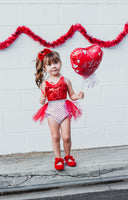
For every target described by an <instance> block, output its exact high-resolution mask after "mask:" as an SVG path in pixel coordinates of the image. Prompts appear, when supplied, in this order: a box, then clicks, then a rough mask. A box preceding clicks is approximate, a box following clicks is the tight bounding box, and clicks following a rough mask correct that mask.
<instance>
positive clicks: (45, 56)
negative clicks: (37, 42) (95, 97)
mask: <svg viewBox="0 0 128 200" xmlns="http://www.w3.org/2000/svg"><path fill="white" fill-rule="evenodd" d="M61 66H62V62H61V59H60V56H59V54H58V52H56V51H51V50H50V49H44V50H43V51H41V52H40V53H39V54H38V57H37V59H36V74H35V75H36V79H35V81H36V84H37V86H38V87H39V88H40V89H41V91H42V94H41V97H40V103H41V104H42V105H43V106H42V107H41V108H40V109H39V110H38V112H37V113H36V114H35V115H34V117H33V119H34V120H35V121H37V120H40V122H42V121H43V119H44V118H45V117H47V120H48V125H49V128H50V132H51V137H52V146H53V150H54V153H55V163H54V167H55V169H57V170H63V169H64V160H65V162H66V164H67V165H68V166H70V167H73V166H75V165H76V162H75V159H74V158H73V156H71V155H70V151H71V132H70V121H71V118H72V117H74V118H75V119H76V118H77V117H79V116H81V110H80V109H79V108H78V107H77V106H76V105H75V104H74V103H73V102H71V101H70V100H67V93H68V95H69V97H70V99H71V100H78V99H82V98H83V97H84V93H83V92H79V94H75V93H74V91H73V88H72V85H71V82H70V80H69V79H67V78H65V77H63V76H62V75H61V73H60V70H61ZM46 73H48V74H49V76H48V78H47V79H46V80H45V74H46ZM46 100H47V101H48V102H47V103H45V102H46ZM60 131H61V136H62V139H63V146H64V151H65V157H64V159H63V158H62V157H61V150H60Z"/></svg>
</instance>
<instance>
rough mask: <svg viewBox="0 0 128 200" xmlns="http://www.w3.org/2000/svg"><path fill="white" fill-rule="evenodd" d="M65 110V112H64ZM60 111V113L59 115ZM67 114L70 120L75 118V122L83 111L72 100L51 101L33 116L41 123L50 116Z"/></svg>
mask: <svg viewBox="0 0 128 200" xmlns="http://www.w3.org/2000/svg"><path fill="white" fill-rule="evenodd" d="M63 109H64V110H63ZM57 110H58V113H57ZM64 112H65V113H66V114H67V115H66V116H68V117H69V118H70V119H71V118H72V117H73V118H74V119H75V120H76V119H77V118H78V117H80V116H81V114H82V111H81V108H80V106H79V104H78V103H76V102H75V103H73V102H72V101H70V100H67V99H66V100H57V101H51V102H48V103H46V104H44V105H43V106H42V107H41V108H40V109H39V110H38V111H37V113H36V114H35V115H34V116H33V120H34V121H38V120H39V121H40V123H41V122H42V121H43V120H44V118H46V117H47V116H48V115H49V114H51V115H52V114H54V115H58V117H59V114H61V116H62V115H64V114H63V113H64Z"/></svg>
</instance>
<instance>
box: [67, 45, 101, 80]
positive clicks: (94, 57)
mask: <svg viewBox="0 0 128 200" xmlns="http://www.w3.org/2000/svg"><path fill="white" fill-rule="evenodd" d="M102 56H103V51H102V50H101V47H100V46H99V45H92V46H90V47H87V48H77V49H74V50H73V51H72V53H71V55H70V59H71V64H72V68H73V69H74V70H75V72H76V73H78V74H79V75H82V76H83V78H88V77H89V76H90V75H92V74H93V73H94V72H95V71H96V69H97V68H98V66H99V64H100V62H101V60H102Z"/></svg>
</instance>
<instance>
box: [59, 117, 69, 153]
mask: <svg viewBox="0 0 128 200" xmlns="http://www.w3.org/2000/svg"><path fill="white" fill-rule="evenodd" d="M60 127H61V135H62V139H63V146H64V151H65V156H68V155H70V151H71V131H70V119H69V118H65V119H64V120H63V121H62V123H61V125H60Z"/></svg>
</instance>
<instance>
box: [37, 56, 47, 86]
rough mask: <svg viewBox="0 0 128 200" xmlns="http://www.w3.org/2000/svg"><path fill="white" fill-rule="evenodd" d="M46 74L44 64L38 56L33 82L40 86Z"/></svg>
mask: <svg viewBox="0 0 128 200" xmlns="http://www.w3.org/2000/svg"><path fill="white" fill-rule="evenodd" d="M45 75H46V71H45V70H44V65H43V62H42V61H41V60H39V58H38V57H37V58H36V73H35V76H36V77H35V82H36V84H37V86H38V87H39V88H40V86H41V83H42V82H43V81H44V79H45Z"/></svg>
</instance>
